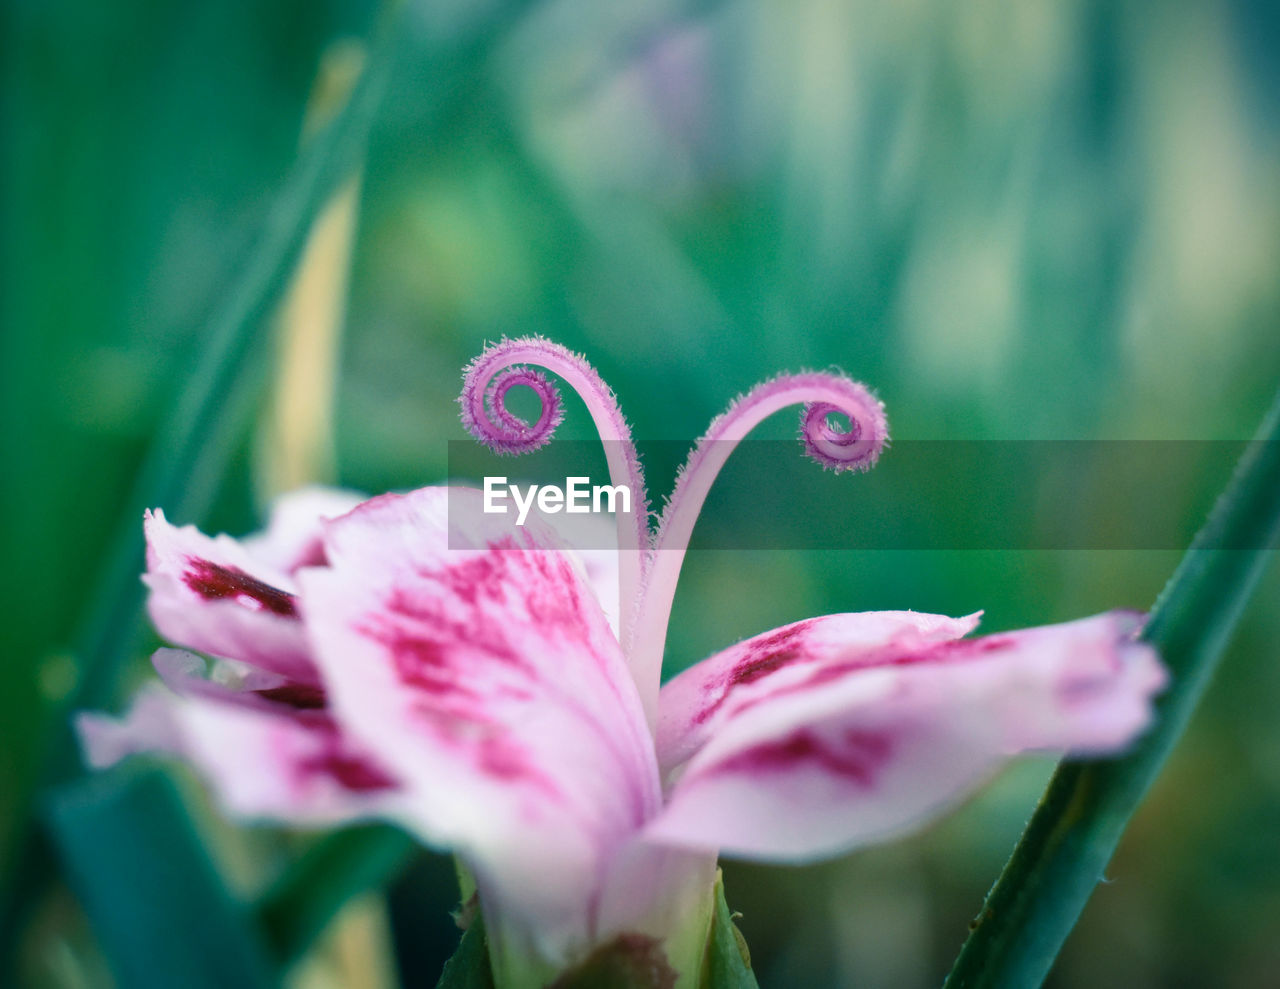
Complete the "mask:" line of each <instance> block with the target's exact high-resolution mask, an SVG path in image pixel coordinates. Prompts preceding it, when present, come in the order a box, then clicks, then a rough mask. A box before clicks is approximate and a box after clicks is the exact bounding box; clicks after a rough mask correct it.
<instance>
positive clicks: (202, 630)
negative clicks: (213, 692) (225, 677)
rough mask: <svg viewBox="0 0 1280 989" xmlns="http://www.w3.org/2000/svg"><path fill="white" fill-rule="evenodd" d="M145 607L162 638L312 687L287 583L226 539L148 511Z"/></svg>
mask: <svg viewBox="0 0 1280 989" xmlns="http://www.w3.org/2000/svg"><path fill="white" fill-rule="evenodd" d="M144 528H145V531H146V536H147V573H146V575H145V576H144V577H143V581H144V582H145V583H146V584H147V586H148V587H149V588H150V590H151V593H150V596H149V597H148V599H147V610H148V612H149V613H150V615H151V620H152V622H154V623H155V626H156V629H157V630H158V631H159V632H160V634H161V635H163V636H164V637H165V638H166V639H169V640H171V641H172V642H175V643H177V644H178V645H182V646H186V647H188V648H191V649H196V650H199V651H200V652H206V653H210V654H212V655H215V656H222V657H226V658H228V659H236V660H240V661H242V662H245V663H248V664H250V665H252V666H256V667H259V668H260V669H263V670H269V671H271V672H273V673H278V674H280V675H281V676H285V677H288V678H290V679H292V680H297V681H300V682H306V683H313V684H314V683H317V682H318V678H317V673H316V670H315V666H314V664H313V663H312V662H311V657H310V650H309V648H308V646H307V639H306V634H305V632H304V631H303V628H302V622H301V621H300V619H299V612H298V603H297V596H296V594H295V593H294V592H295V589H296V588H295V584H294V581H293V578H292V577H291V576H290V575H289V574H287V573H284V572H282V571H281V570H279V569H277V568H276V567H273V566H271V565H269V564H267V563H265V562H263V561H262V560H259V559H257V558H255V557H254V556H253V555H252V554H251V553H250V552H249V551H248V549H246V547H245V546H243V545H241V544H240V543H238V542H236V541H235V540H234V539H231V538H230V537H228V536H219V537H217V538H212V539H211V538H210V537H208V536H205V535H203V534H202V533H200V532H199V531H198V530H197V529H196V528H195V527H194V526H189V525H188V526H183V527H182V528H177V527H175V526H172V525H170V524H169V523H168V522H167V521H166V520H165V517H164V513H163V512H161V511H159V510H156V511H155V512H148V513H147V516H146V521H145V526H144Z"/></svg>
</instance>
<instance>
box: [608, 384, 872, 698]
mask: <svg viewBox="0 0 1280 989" xmlns="http://www.w3.org/2000/svg"><path fill="white" fill-rule="evenodd" d="M801 403H803V404H804V410H803V412H802V413H801V417H800V435H801V439H802V440H803V441H804V446H805V451H806V452H807V453H808V454H809V456H810V457H812V458H813V459H814V460H817V461H818V462H819V463H820V464H822V466H823V467H824V468H826V469H830V470H836V471H844V470H868V469H870V468H871V467H872V466H873V465H874V464H875V462H876V460H877V459H878V458H879V456H880V451H881V450H883V449H884V445H885V443H886V442H887V441H888V438H889V432H888V424H887V422H886V420H885V414H884V406H883V405H882V404H881V402H880V401H879V400H878V399H877V398H876V397H875V396H874V395H872V394H871V392H870V391H868V390H867V388H866V387H865V386H864V385H861V384H859V383H858V382H856V381H853V380H851V379H849V378H846V377H843V376H841V375H837V374H828V373H806V374H791V375H782V376H780V377H777V378H774V379H772V380H771V381H766V382H763V383H762V384H759V385H757V386H756V387H755V388H753V389H751V391H749V392H748V393H747V394H746V395H744V396H742V397H741V398H739V399H737V400H736V401H735V402H733V403H732V404H731V405H730V406H729V408H728V409H727V410H726V411H725V412H724V413H723V414H721V415H720V416H719V417H718V418H716V419H715V420H714V421H713V422H712V423H711V425H710V427H708V429H707V432H706V434H705V435H704V436H703V437H702V439H700V440H699V441H698V443H697V445H696V446H694V448H693V450H692V451H690V453H689V459H688V460H687V461H686V462H685V465H684V467H683V468H682V469H681V471H680V476H679V477H678V478H677V479H676V485H675V489H674V490H673V491H672V493H671V498H670V500H669V501H668V502H667V505H666V508H665V509H664V510H663V513H662V517H661V519H660V521H659V524H658V532H657V537H656V540H655V543H654V552H653V553H652V554H651V557H650V560H649V565H648V567H647V569H646V574H645V583H644V587H643V589H642V592H641V600H640V607H639V609H638V611H637V624H636V634H635V637H634V639H633V641H632V643H631V657H630V661H631V665H632V669H633V670H634V671H635V672H636V675H637V676H638V677H640V678H641V681H640V682H641V684H642V687H641V694H642V695H644V694H645V693H646V688H645V686H644V685H645V684H649V683H652V684H654V688H653V689H655V690H656V689H657V686H656V685H657V684H659V683H660V682H661V678H662V653H663V645H664V643H665V641H666V637H667V623H668V621H669V620H670V616H671V605H672V602H673V600H674V598H675V589H676V582H677V580H678V579H679V577H680V567H681V565H682V564H683V563H684V554H685V550H686V548H687V547H688V545H689V539H690V537H691V536H692V535H693V527H694V524H695V523H696V522H697V519H698V514H699V513H700V512H701V511H702V506H703V503H704V502H705V501H706V498H707V493H708V492H709V491H710V490H711V485H712V484H713V483H714V482H715V479H716V476H717V475H718V474H719V473H720V469H721V468H722V467H723V466H724V464H725V462H726V461H727V460H728V459H729V454H731V453H732V452H733V450H734V448H735V447H736V446H737V444H738V443H739V441H741V440H742V439H743V438H745V437H746V435H747V434H748V433H750V432H751V430H753V429H754V428H755V427H756V426H757V425H759V424H760V422H761V421H762V420H764V419H765V418H767V417H768V416H770V415H772V414H773V413H775V412H777V411H779V410H780V409H784V408H786V407H787V406H790V405H797V404H801ZM833 414H841V415H844V416H847V417H848V420H849V427H848V429H846V430H841V429H839V428H837V427H835V426H833V425H831V424H830V422H829V421H828V417H829V416H831V415H833Z"/></svg>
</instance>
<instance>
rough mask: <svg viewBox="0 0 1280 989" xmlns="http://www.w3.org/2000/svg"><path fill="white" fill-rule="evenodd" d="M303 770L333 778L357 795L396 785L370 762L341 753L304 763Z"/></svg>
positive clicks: (329, 754)
mask: <svg viewBox="0 0 1280 989" xmlns="http://www.w3.org/2000/svg"><path fill="white" fill-rule="evenodd" d="M302 768H303V769H304V770H305V771H308V772H315V773H323V774H324V775H326V776H332V777H333V778H334V779H335V780H337V782H338V783H339V784H340V785H341V786H342V787H344V788H345V789H347V790H353V791H355V792H357V793H368V792H370V791H376V790H390V789H393V788H394V787H395V785H396V782H395V780H393V779H392V778H391V777H390V776H388V775H387V774H386V773H384V772H383V771H382V770H380V769H379V768H378V767H377V766H375V765H374V764H373V763H371V762H369V761H368V760H366V759H361V758H358V757H356V756H350V755H344V754H342V753H339V752H333V753H327V754H325V755H322V756H319V757H317V758H316V759H313V760H311V761H309V762H307V763H304V764H303V767H302Z"/></svg>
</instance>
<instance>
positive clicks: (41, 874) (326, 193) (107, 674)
mask: <svg viewBox="0 0 1280 989" xmlns="http://www.w3.org/2000/svg"><path fill="white" fill-rule="evenodd" d="M390 23H391V22H389V23H388V26H387V28H385V29H384V30H383V31H382V32H380V35H379V37H380V39H381V40H380V41H379V42H378V43H376V44H375V46H374V48H373V49H372V53H371V58H370V61H369V67H368V69H366V71H365V72H364V74H363V75H362V77H361V79H360V81H359V82H358V83H357V84H356V86H355V87H354V89H353V91H352V94H351V98H350V100H349V101H348V102H347V105H346V106H345V107H344V108H343V109H342V111H341V112H339V113H338V114H337V115H336V116H335V117H334V119H333V120H332V122H331V123H330V124H329V125H328V127H327V128H326V129H325V130H324V131H323V132H321V133H320V134H318V135H317V136H316V138H315V139H314V140H313V141H311V142H310V143H309V145H308V148H307V150H306V151H305V152H304V153H303V154H302V155H301V156H300V158H299V160H298V163H297V166H296V167H295V169H294V171H293V172H292V173H291V174H290V176H289V178H288V180H287V181H286V183H285V185H284V188H283V190H282V192H281V194H280V197H279V199H278V200H277V201H276V203H275V205H274V206H273V208H272V209H271V211H270V213H269V214H268V216H267V219H266V223H265V226H264V228H263V231H262V234H261V236H260V239H259V242H258V245H257V249H256V250H255V251H253V252H252V254H251V255H250V257H249V259H248V261H247V262H246V265H245V267H244V269H243V271H242V273H241V275H240V277H239V278H238V279H237V281H236V282H235V284H234V285H232V286H231V288H230V290H229V291H228V292H227V295H226V301H225V303H224V304H223V305H222V307H221V308H220V309H219V310H218V312H217V313H216V315H215V317H214V318H213V320H212V322H211V324H210V326H209V329H208V332H207V334H206V335H205V336H204V339H205V341H206V343H205V346H204V348H203V350H202V352H201V354H200V356H199V358H198V359H197V361H196V364H195V369H194V370H193V372H192V374H191V376H190V378H189V380H188V381H187V383H186V387H185V388H184V390H183V391H182V392H181V394H180V395H179V396H178V397H177V400H176V402H175V405H174V408H173V410H172V412H171V413H170V414H169V415H167V416H166V417H165V418H164V420H163V421H164V422H165V423H166V426H165V428H164V429H163V431H162V432H161V433H160V434H159V435H158V437H157V438H156V440H155V443H154V445H153V446H152V449H151V451H150V453H149V455H148V459H147V462H146V464H145V465H144V468H143V470H142V472H141V474H140V476H139V479H138V483H137V485H136V487H135V491H134V493H133V495H132V497H131V498H130V501H129V503H128V506H127V508H126V511H125V512H124V515H123V517H122V520H121V524H120V528H119V530H118V531H117V532H116V535H115V539H114V541H113V544H112V551H111V552H110V554H109V555H108V557H107V559H108V561H109V562H108V564H107V566H106V567H105V569H104V571H103V572H102V573H101V574H100V575H99V578H98V580H97V582H96V587H97V588H98V590H97V593H96V595H95V596H94V598H93V600H92V601H91V604H90V607H89V610H88V615H87V619H86V622H85V624H84V626H83V630H82V634H81V636H80V637H79V647H78V650H77V651H78V655H79V658H80V661H81V666H82V670H83V675H82V679H81V681H80V683H79V685H78V688H77V690H76V692H75V694H74V695H73V697H72V698H71V700H70V702H69V705H68V706H69V708H71V709H78V708H87V707H103V706H106V705H107V704H109V703H110V701H111V700H112V693H113V690H114V686H115V683H116V679H117V676H118V674H119V670H120V667H121V665H122V664H123V662H124V660H125V659H126V658H127V657H128V656H129V655H130V654H131V653H132V650H133V647H134V644H135V642H136V635H137V628H138V615H139V612H140V605H141V601H142V593H143V587H142V584H141V582H140V580H139V579H138V576H139V574H140V573H141V572H142V570H143V562H144V558H143V544H142V525H141V518H142V511H143V509H144V508H145V507H147V506H150V505H164V506H165V507H166V508H168V509H169V510H170V511H171V512H172V514H173V515H174V516H175V517H176V518H178V519H182V520H187V519H191V518H196V517H198V516H200V515H202V514H203V513H204V511H205V510H206V509H207V507H208V505H209V503H210V501H211V500H212V498H213V497H214V494H215V492H216V488H217V483H216V482H217V480H218V478H220V477H221V475H222V473H223V468H224V467H225V464H226V463H227V461H228V459H229V458H230V456H231V454H232V452H233V450H234V449H235V445H236V444H237V443H238V442H239V440H240V438H241V437H242V435H243V432H244V426H245V423H246V422H247V420H248V415H249V413H250V412H251V411H252V408H253V405H254V404H255V403H254V401H253V399H254V397H255V394H256V391H257V387H256V385H258V384H260V383H261V382H260V380H259V379H260V376H261V371H262V366H261V365H262V362H261V361H257V360H255V359H254V358H255V357H256V356H257V354H258V353H259V350H260V346H261V344H262V343H264V342H265V341H264V339H263V337H264V334H262V333H260V332H259V330H260V328H261V327H262V326H263V325H264V323H265V318H266V316H267V315H268V314H269V313H270V312H271V310H272V308H273V307H274V306H275V304H276V302H277V300H278V298H279V296H280V295H281V293H282V291H283V288H284V286H285V284H286V283H287V280H288V278H289V275H290V273H291V271H292V269H293V267H294V265H295V263H296V261H297V258H298V256H299V253H300V252H301V249H302V246H303V244H304V243H305V241H306V238H307V234H308V231H309V230H310V228H311V224H312V222H313V220H314V218H315V216H316V214H317V212H318V211H319V210H320V208H321V207H322V206H323V205H324V204H325V203H326V202H327V201H328V200H329V198H330V197H331V196H332V194H333V192H334V190H335V189H336V188H337V187H338V186H339V185H340V184H341V183H342V182H343V181H344V180H345V179H346V177H347V176H348V175H350V174H351V173H352V171H353V169H355V168H356V167H357V165H358V163H359V161H360V158H361V156H362V154H363V150H364V146H365V142H366V139H367V137H368V133H369V129H370V126H371V123H372V121H373V117H374V115H375V113H376V110H377V107H378V104H379V102H380V99H381V96H382V93H383V91H384V90H385V88H386V81H387V76H388V74H389V72H390V66H391V63H392V51H393V43H394V38H395V32H394V31H392V30H390ZM76 768H77V761H76V746H75V739H74V737H73V735H72V731H71V726H70V722H69V719H66V718H61V717H59V718H57V719H56V720H55V723H54V726H53V736H52V738H51V739H50V742H49V748H48V753H47V756H46V765H45V767H44V778H45V781H46V782H56V781H59V780H64V779H66V778H68V777H69V776H70V775H71V774H73V773H74V772H75V770H76ZM169 806H170V805H164V808H162V810H161V812H168V810H167V808H169ZM179 806H180V805H176V804H175V805H173V806H172V809H173V810H174V811H175V812H176V811H177V810H178V808H179ZM182 824H183V822H182V816H181V814H178V816H177V818H176V819H175V820H174V821H173V822H172V826H174V827H180V826H182ZM48 851H49V850H48V846H47V844H46V843H45V842H44V841H43V840H42V839H41V836H40V835H39V824H38V823H37V822H36V821H34V820H32V819H28V821H27V823H26V825H25V826H24V827H23V829H22V831H21V832H20V834H19V836H18V839H17V842H16V845H15V853H14V854H13V855H12V857H11V861H12V863H13V866H12V875H11V876H9V877H8V882H7V884H6V888H5V889H4V891H3V897H4V900H3V903H0V972H3V970H4V968H5V967H6V966H7V964H8V960H9V958H10V949H11V947H12V939H13V938H14V937H16V936H17V933H18V931H19V930H20V929H21V926H22V925H21V919H22V917H23V915H24V913H25V910H26V908H27V907H28V906H30V905H31V904H32V903H33V902H34V901H35V899H36V897H37V892H38V890H39V889H40V888H41V887H42V885H43V883H44V882H45V881H46V878H47V873H48V871H49V868H50V866H51V865H52V863H51V862H50V861H49V857H48Z"/></svg>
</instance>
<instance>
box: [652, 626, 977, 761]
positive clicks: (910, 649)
mask: <svg viewBox="0 0 1280 989" xmlns="http://www.w3.org/2000/svg"><path fill="white" fill-rule="evenodd" d="M980 617H981V616H980V615H969V616H967V617H965V618H948V617H947V616H945V615H930V614H924V613H921V612H916V611H865V612H859V613H852V614H842V615H825V616H823V617H821V618H808V619H805V620H804V621H799V622H793V623H792V624H790V625H783V626H782V627H781V628H776V629H773V630H772V631H770V632H765V633H763V634H761V635H757V636H753V637H752V638H750V639H746V640H744V641H743V642H739V643H738V644H737V645H734V646H730V647H729V648H728V649H725V650H724V651H723V652H719V653H717V654H716V655H714V656H711V657H709V658H707V659H705V660H703V661H702V662H701V663H698V664H696V665H694V666H692V667H690V668H689V669H687V670H685V671H684V672H683V673H681V674H680V675H679V676H677V677H674V678H673V679H672V680H670V681H669V682H668V683H667V684H666V685H665V686H663V688H662V693H661V695H660V701H659V718H658V731H657V744H658V762H659V765H660V766H661V770H662V773H663V776H664V777H665V776H668V775H669V774H670V773H672V772H673V771H674V770H675V769H677V768H678V767H679V766H680V765H681V764H683V763H684V762H686V761H688V760H689V759H690V758H691V757H692V756H693V755H694V754H695V753H696V752H697V751H698V750H699V749H700V748H701V747H702V746H703V745H704V744H705V743H706V742H707V740H708V739H709V738H710V737H711V736H712V735H713V734H714V733H715V732H716V731H717V730H718V728H719V726H720V725H721V724H723V723H724V722H725V721H727V720H728V719H730V718H732V716H733V715H734V713H735V712H736V711H737V710H738V708H739V707H740V706H741V705H743V704H744V703H745V704H750V703H752V702H754V701H756V700H758V698H760V697H768V696H769V695H770V692H771V690H772V689H774V688H775V687H776V686H777V685H778V684H779V683H781V682H794V681H795V680H796V679H797V678H803V677H804V676H807V675H809V674H810V673H811V672H812V671H815V670H818V669H826V668H829V667H830V665H831V664H832V663H834V662H836V661H839V662H840V663H843V664H852V663H858V662H865V663H873V662H876V661H877V659H878V657H881V656H883V655H884V650H886V649H889V648H894V649H896V650H898V651H900V652H905V653H910V654H914V653H916V652H923V650H924V649H925V647H927V646H928V645H929V644H930V643H935V642H946V641H948V640H951V639H959V638H961V637H962V636H965V635H968V634H969V633H970V632H972V631H973V630H974V629H975V628H977V626H978V619H979V618H980Z"/></svg>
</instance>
